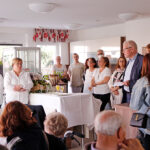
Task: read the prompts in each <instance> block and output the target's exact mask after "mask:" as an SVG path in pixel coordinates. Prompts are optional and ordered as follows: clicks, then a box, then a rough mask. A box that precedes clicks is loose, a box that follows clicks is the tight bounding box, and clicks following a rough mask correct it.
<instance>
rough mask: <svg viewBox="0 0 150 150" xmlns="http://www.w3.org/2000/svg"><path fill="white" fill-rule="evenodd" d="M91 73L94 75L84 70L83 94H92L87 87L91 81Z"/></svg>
mask: <svg viewBox="0 0 150 150" xmlns="http://www.w3.org/2000/svg"><path fill="white" fill-rule="evenodd" d="M94 70H95V69H94ZM93 73H94V71H92V72H91V71H90V70H89V69H87V70H86V74H85V82H84V89H83V93H92V90H93V89H92V90H91V91H90V90H89V87H90V86H91V80H92V77H93Z"/></svg>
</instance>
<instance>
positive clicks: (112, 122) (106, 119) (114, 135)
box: [95, 111, 125, 148]
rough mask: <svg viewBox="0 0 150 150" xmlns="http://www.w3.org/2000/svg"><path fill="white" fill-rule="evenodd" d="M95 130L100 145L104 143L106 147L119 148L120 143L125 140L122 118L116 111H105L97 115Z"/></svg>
mask: <svg viewBox="0 0 150 150" xmlns="http://www.w3.org/2000/svg"><path fill="white" fill-rule="evenodd" d="M95 132H96V134H97V145H99V147H102V145H103V144H104V145H103V147H105V148H106V147H107V148H109V147H112V146H114V147H116V148H117V146H118V144H119V143H121V142H123V141H124V140H125V131H124V129H123V122H122V118H121V116H120V115H119V114H118V113H116V112H114V111H103V112H100V113H99V114H98V115H97V116H96V118H95ZM102 141H103V142H102ZM106 141H107V142H106ZM101 142H102V143H101ZM105 142H106V143H107V144H106V143H105ZM100 145H101V146H100Z"/></svg>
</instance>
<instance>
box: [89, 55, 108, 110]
mask: <svg viewBox="0 0 150 150" xmlns="http://www.w3.org/2000/svg"><path fill="white" fill-rule="evenodd" d="M98 66H99V67H100V68H98V69H95V71H94V73H93V77H92V81H91V87H90V90H92V88H93V96H94V97H95V98H97V99H100V100H101V101H102V105H101V107H100V111H102V110H104V109H105V106H106V104H107V103H109V102H110V90H109V87H108V81H109V79H110V76H111V71H110V69H109V59H108V58H107V57H102V58H101V59H99V60H98Z"/></svg>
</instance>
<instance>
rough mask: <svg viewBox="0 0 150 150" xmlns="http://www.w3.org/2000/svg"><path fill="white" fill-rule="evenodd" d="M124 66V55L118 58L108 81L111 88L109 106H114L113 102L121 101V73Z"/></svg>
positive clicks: (119, 102)
mask: <svg viewBox="0 0 150 150" xmlns="http://www.w3.org/2000/svg"><path fill="white" fill-rule="evenodd" d="M125 67H126V59H125V58H124V57H120V58H119V59H118V62H117V65H116V70H115V71H114V72H113V74H112V76H111V78H110V80H109V82H108V86H109V88H110V90H111V96H110V101H111V106H112V107H114V105H115V104H121V102H122V97H123V93H122V88H121V87H122V86H123V82H122V81H123V73H124V70H125Z"/></svg>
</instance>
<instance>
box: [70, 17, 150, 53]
mask: <svg viewBox="0 0 150 150" xmlns="http://www.w3.org/2000/svg"><path fill="white" fill-rule="evenodd" d="M120 36H126V38H127V40H131V39H132V40H135V41H136V42H137V44H138V48H139V52H140V53H141V52H142V47H143V46H145V45H146V44H147V43H150V18H145V19H140V20H133V21H129V22H126V23H124V24H118V25H112V26H105V27H99V28H92V29H88V30H77V31H72V32H71V34H70V39H71V41H72V42H73V41H86V40H95V39H101V38H110V37H112V38H113V37H120Z"/></svg>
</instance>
